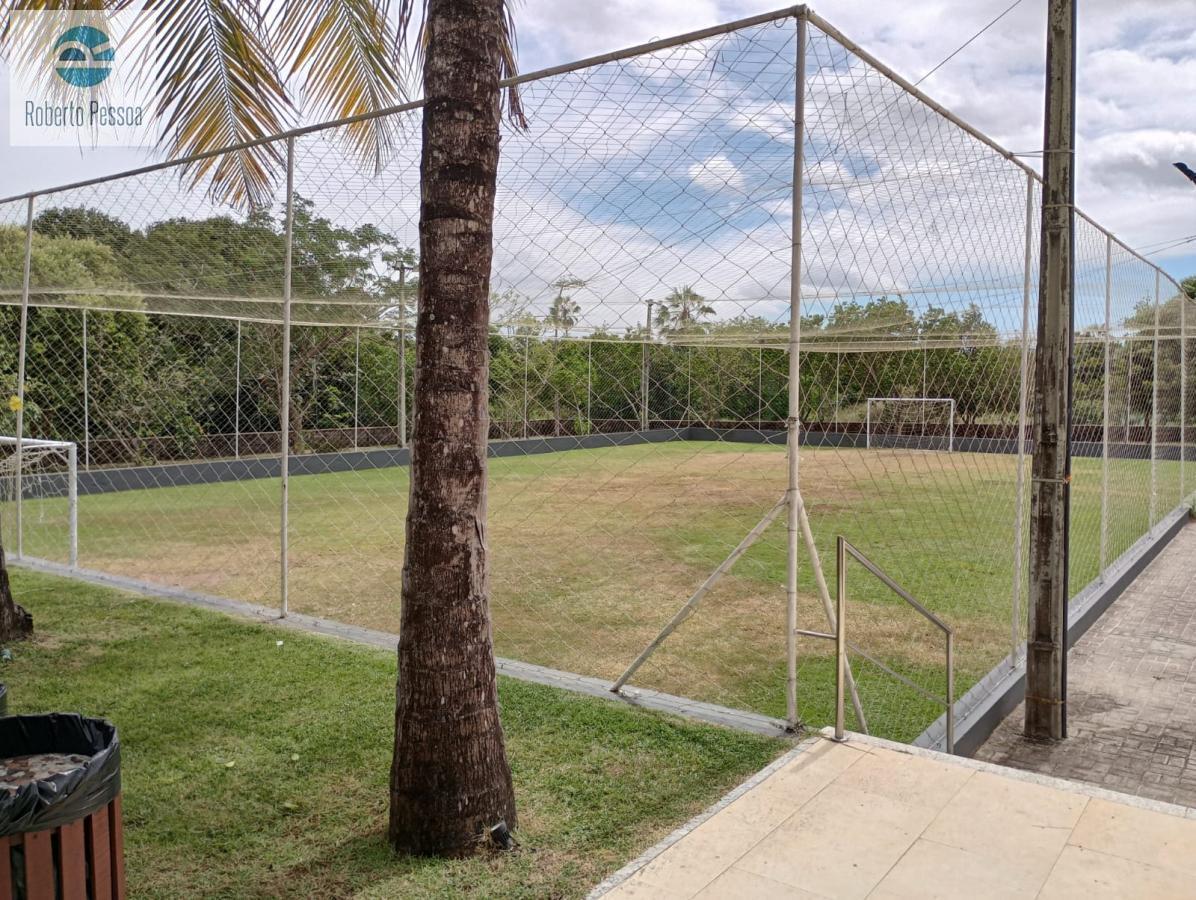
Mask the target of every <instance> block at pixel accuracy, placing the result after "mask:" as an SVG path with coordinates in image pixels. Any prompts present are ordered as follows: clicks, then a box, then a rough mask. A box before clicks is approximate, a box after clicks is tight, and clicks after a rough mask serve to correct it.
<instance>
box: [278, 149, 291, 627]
mask: <svg viewBox="0 0 1196 900" xmlns="http://www.w3.org/2000/svg"><path fill="white" fill-rule="evenodd" d="M294 200H295V138H293V137H289V138H287V200H286V232H285V234H286V257H285V260H284V262H283V270H282V378H281V379H280V381H281V385H280V388H279V394H280V397H279V407H278V418H279V429H278V430H279V437H280V441H279V444H280V446H279V452H278V470H279V474H280V476H281V483H282V497H281V502H282V508H281V522H280V523H279V524H280V528H279V575H280V582H279V615H280V616H282V617H284V618H285V617H286V614H287V608H288V605H289V603H288V601H289V598H288V596H287V587H288V584H287V570H288V566H287V552H288V550H289V546H288V541H289V535H288V529H287V518H288V515H289V512H290V497H289V489H290V463H291V250H292V243H293V241H292V236H293V233H294V225H295V220H294V218H295V217H294Z"/></svg>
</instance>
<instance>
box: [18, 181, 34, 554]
mask: <svg viewBox="0 0 1196 900" xmlns="http://www.w3.org/2000/svg"><path fill="white" fill-rule="evenodd" d="M32 261H33V198H32V197H30V198H29V204H28V206H27V207H26V212H25V268H24V273H23V275H22V277H21V335H20V343H19V346H18V349H17V404H16V406H17V408H16V413H17V468H16V472H15V474H14V475H13V481H14V482H15V484H14V488H15V491H14V494H15V500H16V504H17V508H16V520H17V522H16V526H17V527H16V531H17V552H16V558H17V559H20V558H21V557H22V556H23V555H24V551H25V527H24V526H25V523H24V521H23V519H22V512H23V511H22V508H21V507H22V502H23V500H24V493H25V490H24V484H23V483H22V477H23V475H24V472H23V471H22V453H21V445H22V444H23V443H24V441H25V349H26V344H27V338H28V336H29V273H30V269H31V265H32Z"/></svg>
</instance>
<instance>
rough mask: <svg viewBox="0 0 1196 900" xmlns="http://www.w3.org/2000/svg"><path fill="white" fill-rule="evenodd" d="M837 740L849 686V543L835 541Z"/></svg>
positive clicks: (841, 726)
mask: <svg viewBox="0 0 1196 900" xmlns="http://www.w3.org/2000/svg"><path fill="white" fill-rule="evenodd" d="M835 568H836V571H835V740H836V741H841V740H843V738H844V735H845V732H846V729H845V727H844V725H845V723H844V718H845V715H846V714H845V712H844V706H845V705H846V703H845V695H846V693H847V692H846V690H845V688H846V685H847V542H846V541H845V540H844V538H843V535H839V536H838V538H837V539H836V541H835Z"/></svg>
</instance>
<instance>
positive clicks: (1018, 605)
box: [1010, 174, 1034, 661]
mask: <svg viewBox="0 0 1196 900" xmlns="http://www.w3.org/2000/svg"><path fill="white" fill-rule="evenodd" d="M1033 244H1034V176H1032V175H1030V174H1027V175H1026V247H1025V259H1024V260H1023V263H1022V354H1021V366H1020V368H1019V369H1018V382H1019V384H1018V398H1017V478H1016V482H1017V487H1016V488H1015V491H1016V493H1015V494H1014V496H1015V498H1016V499H1015V501H1014V502H1015V504H1016V505H1015V506H1014V512H1013V611H1012V615H1011V617H1010V618H1011V622H1010V658H1011V659H1013V660H1014V661H1016V660H1018V659H1020V658H1021V655H1022V554H1023V552H1024V548H1025V530H1026V414H1027V408H1028V406H1029V393H1030V294H1031V292H1032V290H1033V287H1034V276H1033V274H1032V273H1031V271H1030V267H1031V266H1033V265H1034V246H1033Z"/></svg>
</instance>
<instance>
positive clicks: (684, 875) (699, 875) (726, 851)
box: [633, 813, 768, 896]
mask: <svg viewBox="0 0 1196 900" xmlns="http://www.w3.org/2000/svg"><path fill="white" fill-rule="evenodd" d="M767 833H768V831H767V829H764V828H757V827H753V826H750V825H746V824H744V823H743V822H740V821H737V820H735V819H731V818H729V817H726V816H724V815H722V814H721V813H720V814H718V815H715V816H714V817H712V818H710V819H707V820H706V821H705V822H703V823H702V824H701V825H699V826H698V827H697V828H695V829H694V830H693V831H692V832H690V833H689V834H687V835H686V836H685V837H683V838H682V839H681V840H679V841H678V842H677V843H676V844H674V845H673V846H672V847H670V848H669V849H668V850H666V851H665V852H664V853H662V854H661V855H660V856H658V857H657V858H656V859H654V860H652V862H650V863H648V865H646V866H645V867H644V868H643V869H641V870H640V871H639V872H638V873H637V874H636V876H634V879H633V880H636V881H640V882H643V883H645V884H650V885H656V886H659V887H661V888H663V889H668V890H670V891H675V892H680V893H684V894H685V895H686V896H693V895H694V894H696V893H697V892H698V891H700V890H701V889H702V888H704V887H706V885H708V884H710V882H712V881H714V879H715V878H717V877H718V876H719V875H721V874H722V873H723V872H724V871H725V870H727V869H728V868H730V866H731V864H732V863H734V862H735V861H736V860H737V859H739V858H740V857H741V856H743V854H744V853H746V852H747V851H748V850H750V849H751V848H752V847H753V846H754V845H755V844H756V843H757V842H758V841H760V839H761V838H763V837H764V836H765V835H766V834H767Z"/></svg>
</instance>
